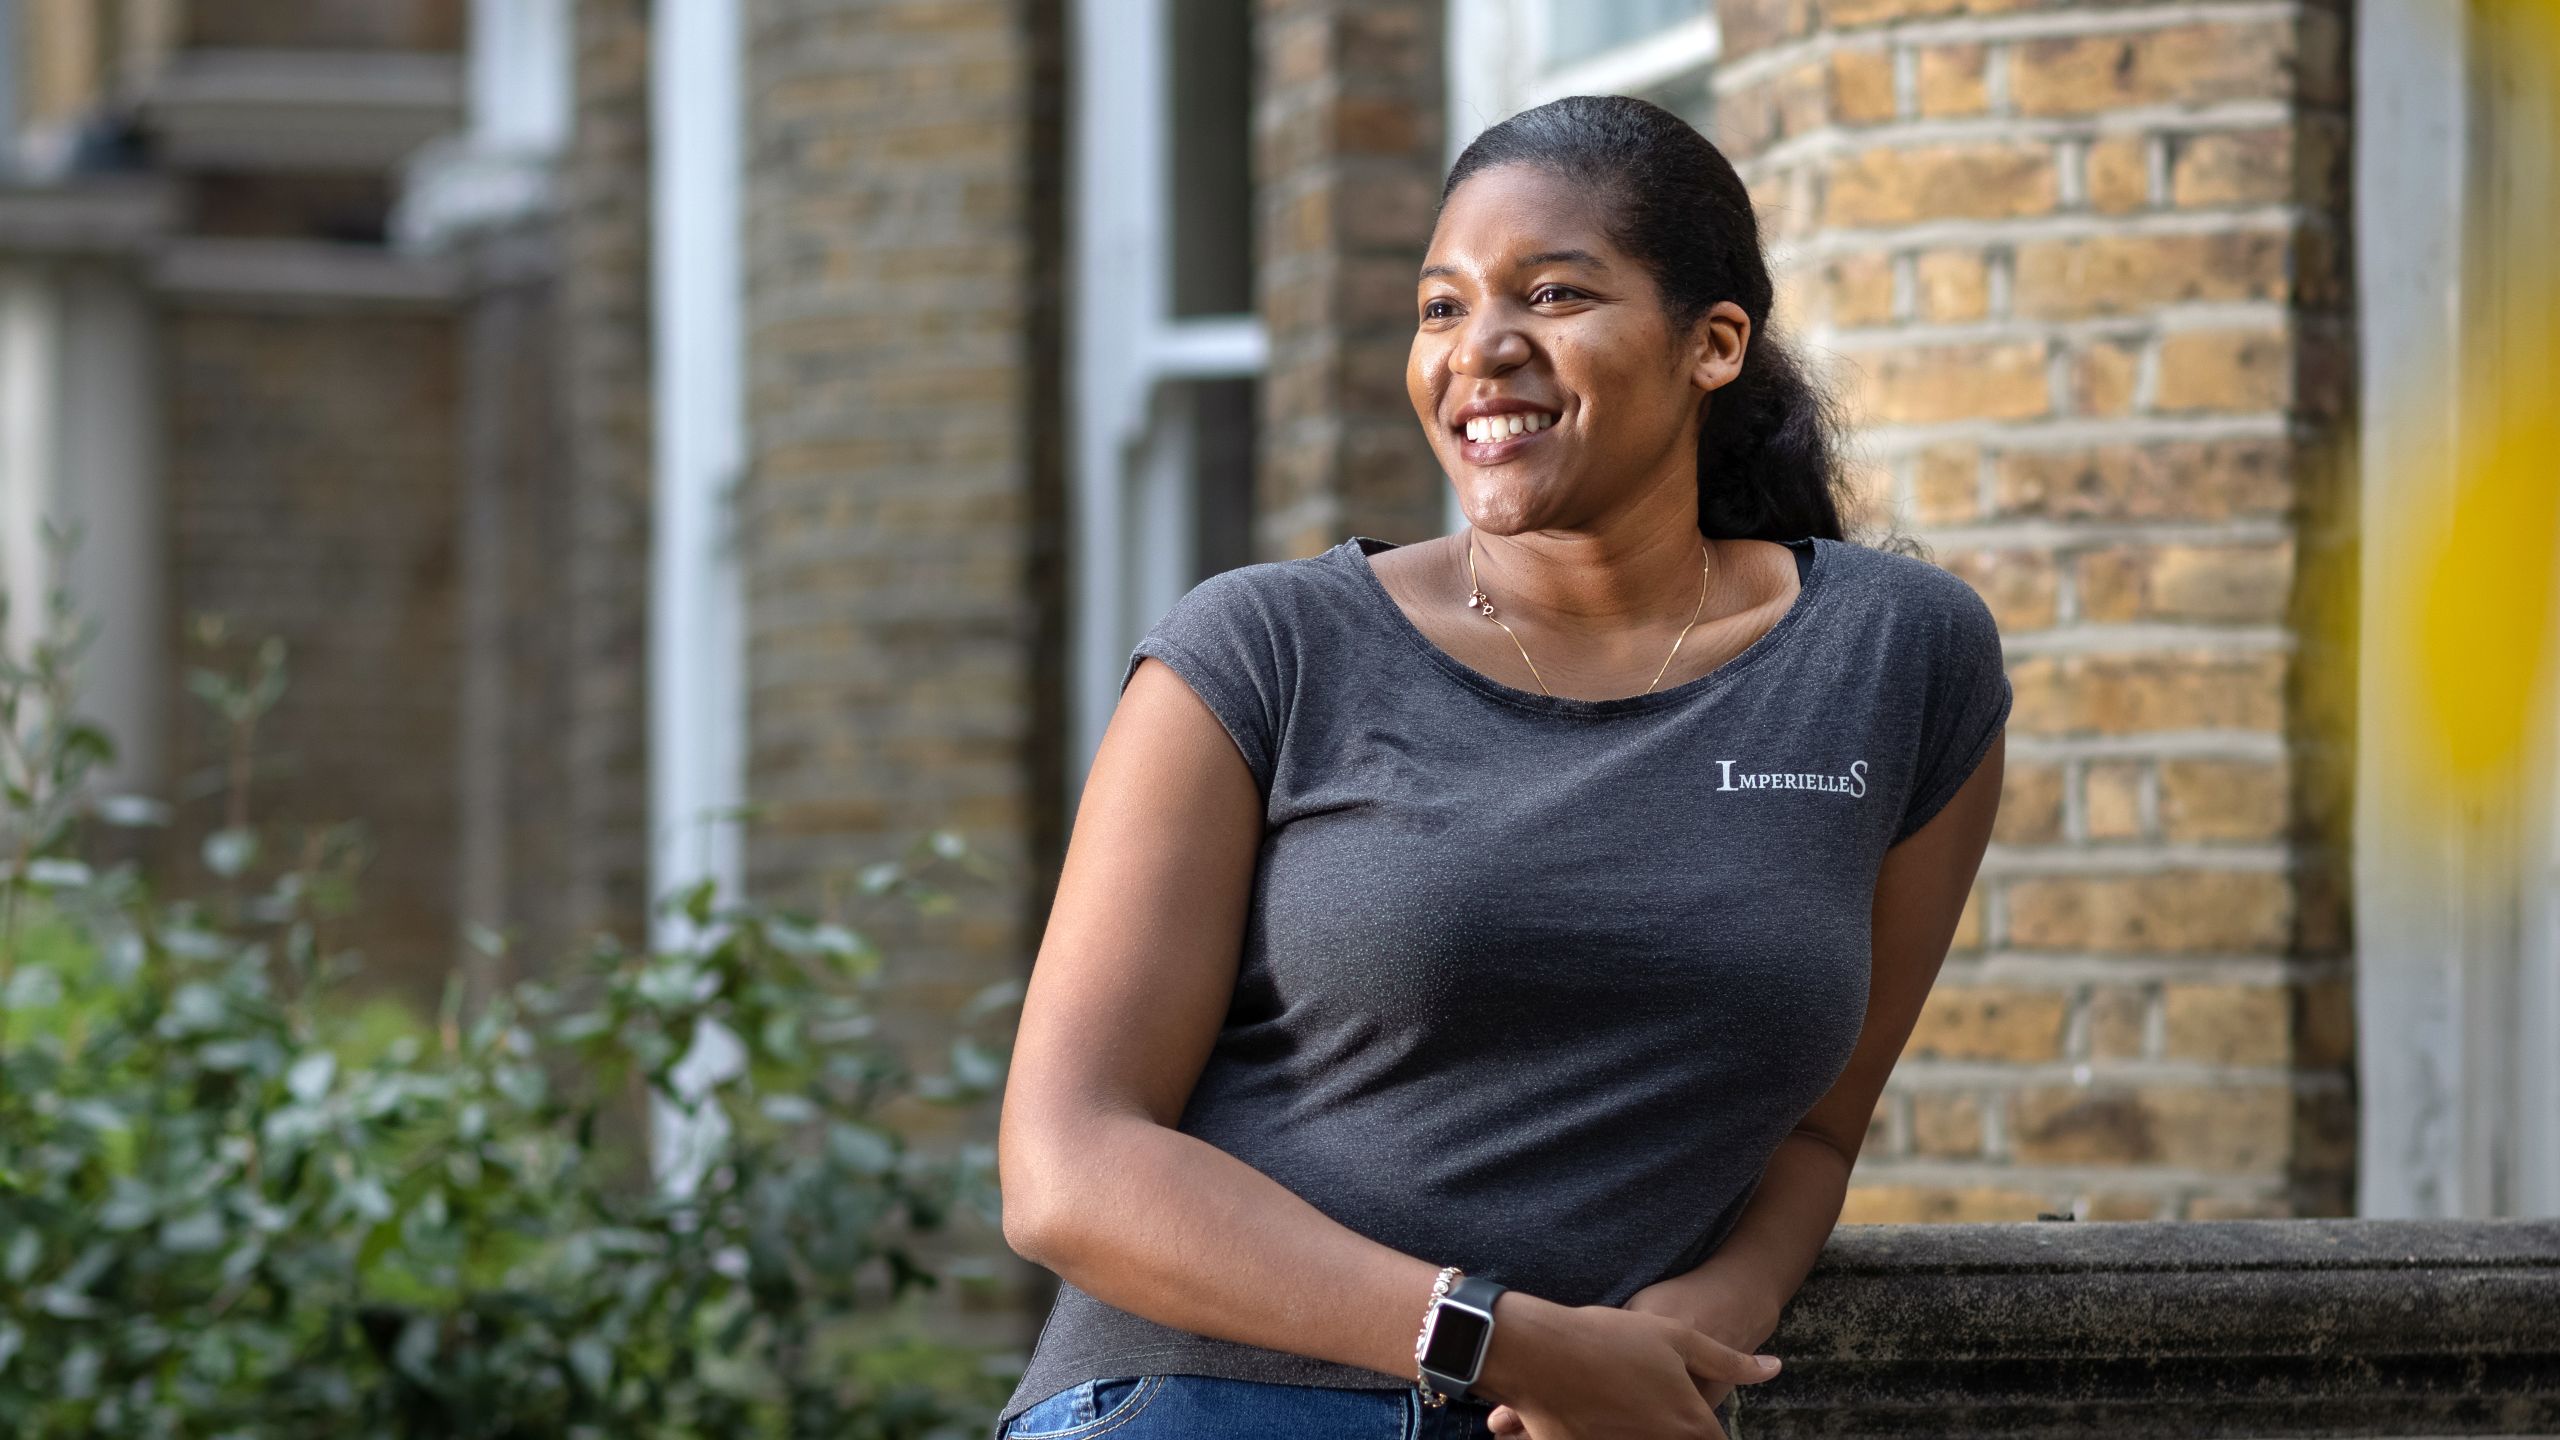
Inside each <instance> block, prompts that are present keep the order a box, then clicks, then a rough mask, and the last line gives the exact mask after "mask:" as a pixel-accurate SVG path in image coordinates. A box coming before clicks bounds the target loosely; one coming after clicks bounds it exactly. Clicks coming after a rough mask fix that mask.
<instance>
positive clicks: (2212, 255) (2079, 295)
mask: <svg viewBox="0 0 2560 1440" xmlns="http://www.w3.org/2000/svg"><path fill="white" fill-rule="evenodd" d="M2285 251H2286V240H2285V237H2284V236H2283V235H2280V234H2273V233H2267V232H2248V231H2229V232H2224V233H2221V234H2211V235H2098V236H2092V237H2089V238H2087V239H2080V240H2044V241H2037V242H2035V243H2032V244H2026V245H2021V246H2019V247H2018V263H2017V284H2016V287H2015V289H2014V290H2013V291H2012V293H2011V295H2010V309H2011V311H2012V312H2013V313H2015V314H2017V315H2020V316H2022V317H2026V318H2030V319H2039V320H2069V319H2078V318H2081V317H2084V316H2090V315H2127V314H2133V313H2136V312H2139V311H2143V310H2148V309H2151V308H2153V307H2156V306H2160V305H2169V304H2176V303H2179V302H2182V301H2194V300H2272V299H2281V298H2283V297H2284V295H2285V288H2286V284H2287V281H2286V270H2285Z"/></svg>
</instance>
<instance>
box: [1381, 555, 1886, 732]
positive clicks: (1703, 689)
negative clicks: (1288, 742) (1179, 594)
mask: <svg viewBox="0 0 2560 1440" xmlns="http://www.w3.org/2000/svg"><path fill="white" fill-rule="evenodd" d="M1807 538H1808V539H1810V540H1812V541H1813V561H1812V563H1811V564H1809V565H1808V566H1806V567H1805V573H1804V579H1803V581H1802V583H1801V584H1799V585H1798V586H1797V589H1796V598H1795V602H1794V603H1793V604H1791V605H1789V606H1788V607H1787V613H1786V614H1784V615H1781V616H1779V617H1778V620H1777V623H1776V624H1774V625H1771V626H1770V627H1769V628H1768V629H1766V630H1764V631H1762V632H1760V638H1758V639H1756V640H1754V641H1752V642H1751V643H1750V644H1748V645H1746V646H1744V647H1742V649H1741V650H1739V651H1737V652H1735V653H1734V654H1733V655H1732V656H1730V657H1728V658H1727V659H1726V660H1725V662H1724V663H1723V664H1721V665H1718V666H1717V667H1716V668H1714V669H1713V670H1710V671H1708V672H1707V673H1706V674H1704V675H1700V676H1698V677H1696V678H1695V679H1690V680H1683V681H1681V682H1680V683H1679V684H1677V685H1674V686H1672V687H1671V688H1670V689H1668V690H1656V691H1654V692H1652V693H1651V694H1640V695H1615V696H1610V697H1607V698H1605V699H1599V700H1592V699H1586V698H1584V697H1581V696H1577V695H1547V694H1541V693H1540V692H1538V691H1535V690H1523V689H1521V688H1520V687H1518V686H1516V685H1509V684H1505V683H1504V682H1502V681H1500V680H1496V679H1495V678H1493V677H1492V676H1490V675H1487V674H1485V673H1484V672H1483V671H1481V670H1478V669H1476V668H1475V667H1474V666H1472V665H1469V664H1467V663H1466V662H1465V661H1463V660H1460V659H1459V658H1458V657H1457V656H1455V655H1452V654H1450V653H1449V652H1448V651H1446V650H1443V649H1441V648H1440V644H1439V642H1438V641H1435V640H1433V639H1432V638H1431V637H1430V636H1428V635H1426V634H1424V633H1422V627H1421V626H1419V625H1416V624H1414V623H1413V617H1412V616H1410V615H1407V614H1406V613H1404V607H1403V606H1402V605H1399V604H1397V603H1396V597H1395V596H1394V594H1393V593H1391V592H1390V591H1389V590H1388V589H1387V583H1386V582H1385V581H1384V580H1381V579H1379V578H1378V572H1377V571H1376V569H1374V568H1373V567H1372V566H1371V565H1370V564H1369V557H1370V556H1371V555H1374V554H1377V553H1379V552H1380V551H1385V550H1399V549H1402V548H1403V546H1402V545H1401V544H1400V543H1399V542H1396V541H1392V540H1384V539H1380V538H1379V537H1377V536H1375V535H1354V536H1351V537H1350V538H1349V539H1347V540H1344V541H1343V542H1342V546H1341V547H1340V548H1342V549H1344V550H1345V551H1347V552H1348V554H1349V560H1350V565H1351V568H1352V569H1353V570H1355V571H1357V572H1358V573H1359V575H1360V578H1361V580H1362V581H1363V582H1364V583H1363V584H1362V585H1361V587H1360V588H1361V593H1362V594H1364V595H1366V596H1368V597H1369V598H1370V600H1371V601H1372V602H1373V603H1375V604H1376V605H1377V606H1378V607H1379V608H1381V609H1382V610H1384V611H1385V613H1386V618H1387V622H1388V624H1389V625H1390V626H1392V627H1393V628H1394V629H1395V631H1396V632H1397V633H1398V634H1400V635H1402V636H1403V637H1404V638H1405V640H1406V641H1407V642H1408V643H1410V644H1411V645H1412V646H1413V647H1414V648H1415V649H1416V650H1418V651H1420V652H1422V656H1423V658H1424V659H1426V660H1428V661H1430V662H1431V663H1432V664H1433V665H1434V666H1437V667H1438V668H1439V669H1440V670H1442V671H1444V672H1446V673H1447V674H1448V675H1449V676H1450V677H1451V678H1453V679H1455V680H1457V681H1458V682H1459V683H1460V684H1463V685H1466V686H1468V687H1469V688H1471V689H1474V690H1479V691H1482V692H1483V693H1485V694H1487V695H1490V696H1492V697H1493V698H1494V699H1497V700H1500V701H1503V702H1504V703H1506V704H1510V705H1516V706H1518V707H1520V708H1521V709H1524V710H1539V711H1546V712H1549V713H1553V714H1558V715H1577V716H1586V717H1598V716H1606V715H1626V714H1634V713H1637V712H1640V711H1646V710H1658V709H1661V708H1662V707H1664V706H1666V705H1677V704H1679V703H1680V702H1681V701H1683V700H1688V699H1691V698H1694V697H1696V696H1699V695H1704V694H1706V693H1708V692H1709V691H1712V690H1715V689H1718V688H1720V687H1721V686H1723V685H1724V684H1725V682H1727V681H1729V680H1731V679H1733V678H1734V676H1736V675H1737V674H1739V673H1741V672H1742V671H1743V670H1745V669H1748V668H1749V667H1751V666H1752V665H1755V664H1757V663H1758V662H1759V661H1760V660H1761V659H1762V658H1763V657H1765V656H1767V655H1769V654H1770V653H1771V652H1773V651H1775V650H1776V649H1778V647H1779V646H1780V645H1781V644H1782V643H1783V642H1784V641H1785V639H1786V637H1787V636H1788V634H1790V633H1791V632H1793V631H1795V630H1797V629H1800V628H1802V623H1803V620H1804V617H1805V614H1806V612H1807V611H1809V610H1811V609H1812V608H1813V607H1814V603H1815V602H1816V601H1817V600H1818V599H1820V597H1821V595H1822V593H1823V589H1824V584H1825V581H1826V580H1827V579H1828V578H1829V576H1830V573H1831V565H1830V558H1831V549H1832V547H1833V546H1835V545H1838V544H1840V543H1842V542H1840V541H1837V540H1832V539H1828V538H1826V537H1824V536H1820V535H1814V536H1808V537H1807ZM1373 546H1374V547H1375V548H1374V549H1373V548H1371V547H1373Z"/></svg>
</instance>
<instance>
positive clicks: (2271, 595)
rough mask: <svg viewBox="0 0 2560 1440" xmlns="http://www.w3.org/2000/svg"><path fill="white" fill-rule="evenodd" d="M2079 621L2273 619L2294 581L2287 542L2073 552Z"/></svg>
mask: <svg viewBox="0 0 2560 1440" xmlns="http://www.w3.org/2000/svg"><path fill="white" fill-rule="evenodd" d="M2077 573H2078V582H2079V591H2080V615H2081V618H2082V619H2085V620H2100V621H2132V620H2202V621H2223V622H2232V623H2243V622H2247V623H2259V624H2276V623H2279V622H2281V621H2282V620H2283V619H2284V617H2285V609H2286V604H2287V601H2288V599H2289V597H2290V594H2291V591H2292V586H2293V578H2294V577H2293V543H2292V541H2290V540H2280V541H2276V542H2273V543H2271V544H2265V545H2158V546H2149V545H2125V546H2113V547H2110V548H2107V549H2104V550H2092V551H2089V552H2086V553H2084V554H2083V555H2081V556H2080V558H2079V563H2078V572H2077Z"/></svg>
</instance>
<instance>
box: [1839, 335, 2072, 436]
mask: <svg viewBox="0 0 2560 1440" xmlns="http://www.w3.org/2000/svg"><path fill="white" fill-rule="evenodd" d="M2044 357H2045V348H2044V345H2043V343H2042V342H2041V341H2033V340H2025V341H2011V342H2006V343H2000V344H1980V345H1935V346H1914V347H1911V348H1909V349H1901V350H1884V351H1872V352H1868V353H1866V354H1864V355H1861V356H1860V357H1858V364H1857V368H1856V369H1855V370H1853V371H1852V372H1851V385H1850V394H1851V403H1852V405H1853V406H1854V408H1855V410H1856V412H1857V413H1858V415H1859V416H1860V417H1861V418H1862V419H1864V420H1866V421H1869V422H1880V423H1883V424H1928V423H1931V422H1934V421H1945V420H2026V419H2032V418H2034V417H2036V416H2039V415H2043V414H2045V413H2047V412H2048V411H2049V410H2051V408H2052V403H2051V398H2050V397H2051V390H2052V387H2051V385H2050V384H2049V383H2048V382H2047V381H2046V378H2045V360H2044Z"/></svg>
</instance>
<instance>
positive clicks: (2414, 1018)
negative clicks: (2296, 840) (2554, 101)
mask: <svg viewBox="0 0 2560 1440" xmlns="http://www.w3.org/2000/svg"><path fill="white" fill-rule="evenodd" d="M2355 31H2356V36H2357V41H2356V46H2355V53H2356V67H2357V68H2356V85H2355V94H2356V102H2357V107H2358V113H2357V115H2356V134H2357V137H2358V139H2357V146H2356V176H2355V192H2356V217H2355V218H2356V237H2355V238H2356V249H2357V253H2358V261H2357V303H2358V306H2359V310H2360V314H2359V320H2360V337H2361V340H2362V345H2361V347H2360V351H2359V364H2360V380H2361V382H2362V386H2363V393H2364V396H2365V402H2364V404H2363V405H2362V406H2361V407H2360V408H2361V414H2362V415H2363V417H2364V434H2363V437H2362V445H2361V447H2360V448H2361V459H2362V466H2363V472H2362V477H2361V495H2360V505H2361V510H2362V514H2363V516H2364V524H2363V533H2364V545H2363V551H2362V562H2361V573H2362V585H2363V595H2362V607H2363V610H2364V613H2365V614H2367V615H2368V616H2376V615H2382V614H2385V613H2388V611H2387V607H2389V606H2391V605H2394V604H2397V603H2399V597H2401V596H2404V595H2406V594H2408V593H2409V576H2410V573H2411V570H2410V567H2411V566H2413V565H2414V564H2416V563H2418V560H2419V558H2420V552H2423V551H2424V549H2425V547H2424V546H2414V547H2413V546H2411V545H2410V544H2409V543H2407V542H2408V538H2409V537H2410V535H2412V534H2416V533H2423V531H2424V529H2425V528H2426V527H2427V526H2429V525H2431V524H2433V523H2435V521H2436V520H2437V519H2438V518H2439V516H2440V512H2441V506H2442V503H2443V499H2444V495H2443V491H2444V488H2445V487H2444V485H2443V482H2442V476H2443V473H2444V467H2445V463H2446V455H2447V453H2448V452H2455V453H2457V454H2458V452H2459V450H2460V447H2461V446H2462V444H2463V443H2464V440H2465V438H2466V437H2464V436H2463V435H2462V434H2461V433H2460V432H2459V430H2458V428H2457V427H2456V426H2455V425H2454V423H2453V417H2454V416H2455V415H2456V414H2457V397H2458V395H2459V394H2460V392H2461V387H2462V385H2463V383H2464V375H2463V366H2464V363H2465V361H2466V360H2468V359H2470V358H2471V347H2472V344H2473V343H2476V337H2472V336H2467V335H2466V334H2465V333H2464V330H2463V325H2464V319H2465V312H2466V310H2467V309H2468V308H2469V305H2468V304H2467V302H2466V296H2465V286H2466V276H2465V274H2464V260H2465V252H2466V247H2467V245H2469V244H2470V243H2471V241H2472V239H2473V237H2472V236H2471V235H2470V234H2469V231H2470V230H2471V228H2472V227H2474V226H2476V225H2478V224H2480V223H2481V222H2482V220H2483V219H2484V218H2485V215H2486V212H2485V211H2484V210H2483V209H2482V208H2481V207H2480V206H2479V205H2478V204H2477V197H2476V196H2474V195H2472V194H2470V193H2467V191H2466V187H2467V185H2469V184H2471V183H2474V182H2475V181H2476V180H2477V179H2478V178H2479V176H2480V174H2481V172H2482V170H2483V169H2484V167H2483V166H2482V165H2481V164H2480V163H2479V155H2478V154H2477V147H2476V143H2475V142H2476V136H2475V132H2474V130H2473V128H2472V127H2473V126H2474V124H2475V123H2477V120H2478V117H2477V116H2476V115H2474V114H2473V113H2472V111H2471V108H2470V107H2471V106H2473V105H2475V104H2477V103H2480V101H2479V99H2478V97H2477V96H2476V95H2475V90H2477V89H2478V88H2479V81H2478V78H2477V77H2476V76H2475V75H2474V74H2473V73H2472V67H2471V57H2470V54H2469V49H2470V47H2471V45H2472V44H2473V43H2474V37H2473V36H2472V35H2471V33H2470V31H2469V22H2468V7H2467V6H2466V5H2465V4H2464V3H2463V0H2359V4H2358V6H2357V11H2356V19H2355ZM2466 342H2469V343H2466ZM2456 463H2459V462H2458V461H2457V462H2456ZM2383 628H2384V627H2382V626H2380V625H2377V624H2367V625H2366V626H2364V627H2363V630H2364V636H2365V644H2364V648H2363V650H2362V652H2361V654H2360V656H2359V665H2358V670H2359V674H2358V688H2359V694H2358V697H2357V715H2358V721H2357V725H2358V735H2357V761H2356V774H2355V803H2356V810H2355V845H2354V852H2355V862H2354V864H2355V870H2354V904H2355V932H2356V935H2357V943H2358V954H2357V989H2356V1011H2357V1040H2358V1043H2357V1063H2358V1067H2359V1075H2358V1078H2359V1085H2358V1093H2359V1096H2360V1100H2361V1111H2360V1115H2359V1130H2360V1134H2359V1141H2360V1162H2361V1163H2360V1165H2359V1176H2358V1186H2357V1209H2358V1212H2359V1213H2361V1214H2363V1215H2367V1216H2376V1217H2490V1216H2498V1215H2552V1214H2560V1094H2555V1087H2560V1074H2555V1068H2554V1061H2553V1060H2552V1058H2551V1052H2552V1050H2553V1047H2552V1045H2551V1043H2550V1036H2551V1035H2552V1034H2553V1033H2554V1031H2555V1028H2560V1016H2554V1015H2553V1013H2552V1012H2553V1010H2554V1009H2555V1008H2560V996H2555V994H2554V990H2555V987H2560V976H2555V975H2554V974H2553V973H2552V967H2553V965H2554V962H2555V955H2560V942H2555V938H2554V937H2553V935H2552V934H2551V929H2552V927H2553V926H2554V925H2555V924H2560V914H2555V910H2554V907H2553V903H2552V901H2551V900H2550V898H2549V897H2548V896H2547V894H2543V893H2541V885H2542V883H2543V882H2545V881H2546V880H2547V877H2549V875H2550V873H2551V870H2550V860H2549V856H2550V845H2551V840H2552V833H2553V830H2554V829H2555V828H2556V827H2560V820H2555V817H2554V814H2553V811H2554V809H2555V802H2554V800H2553V798H2552V797H2551V796H2550V794H2549V793H2548V790H2547V789H2546V790H2545V791H2544V793H2542V794H2540V795H2536V796H2532V797H2523V796H2519V797H2516V801H2517V803H2516V804H2515V805H2514V806H2513V807H2512V808H2509V807H2508V806H2507V805H2505V804H2504V803H2500V804H2493V805H2490V806H2487V807H2485V808H2484V813H2481V814H2477V815H2469V816H2466V817H2465V820H2464V821H2463V823H2461V824H2459V825H2458V826H2449V827H2430V828H2424V829H2421V828H2420V827H2413V826H2409V825H2407V824H2404V823H2394V818H2393V817H2396V816H2403V815H2406V814H2408V813H2409V812H2410V809H2411V801H2410V795H2409V791H2408V789H2407V788H2406V787H2407V786H2408V785H2409V784H2411V783H2414V782H2412V781H2411V780H2409V779H2408V778H2407V777H2408V776H2409V774H2410V773H2411V771H2412V770H2413V769H2422V768H2423V767H2412V766H2410V765H2409V763H2408V762H2409V759H2410V757H2412V756H2413V755H2418V754H2421V753H2422V752H2421V749H2420V747H2422V746H2424V745H2426V744H2427V743H2428V742H2429V737H2427V736H2426V735H2424V734H2422V733H2419V732H2417V731H2416V730H2415V729H2414V728H2413V723H2412V721H2411V720H2410V718H2409V717H2408V715H2407V712H2406V709H2405V707H2403V706H2399V705H2395V704H2392V703H2390V701H2391V697H2392V696H2393V695H2394V694H2396V693H2397V692H2398V691H2399V689H2400V688H2401V687H2404V686H2406V685H2407V684H2409V683H2410V680H2409V677H2408V676H2406V675H2405V674H2401V673H2398V672H2396V671H2395V669H2394V668H2393V665H2394V660H2395V652H2394V651H2393V650H2392V649H2391V648H2390V647H2389V646H2388V645H2387V644H2385V643H2384V642H2383V641H2382V639H2381V637H2380V636H2379V635H2378V633H2377V632H2379V631H2381V630H2382V629H2383ZM2552 763H2553V757H2552V755H2551V754H2550V747H2549V746H2548V745H2547V744H2546V746H2545V747H2544V750H2543V753H2541V754H2540V755H2538V756H2536V757H2535V759H2534V765H2535V767H2536V771H2537V778H2539V779H2541V780H2542V781H2543V782H2544V783H2545V784H2546V786H2547V784H2548V780H2549V774H2550V766H2551V765H2552ZM2519 839H2521V840H2522V841H2523V844H2522V846H2521V847H2519V846H2517V845H2516V844H2515V843H2514V842H2516V841H2517V840H2519ZM2519 848H2521V850H2522V852H2523V853H2522V855H2521V856H2519V854H2518V850H2519ZM2528 1007H2536V1008H2535V1009H2529V1008H2528ZM2536 1009H2538V1012H2539V1013H2538V1014H2537V1013H2536ZM2528 1132H2530V1133H2528Z"/></svg>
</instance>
